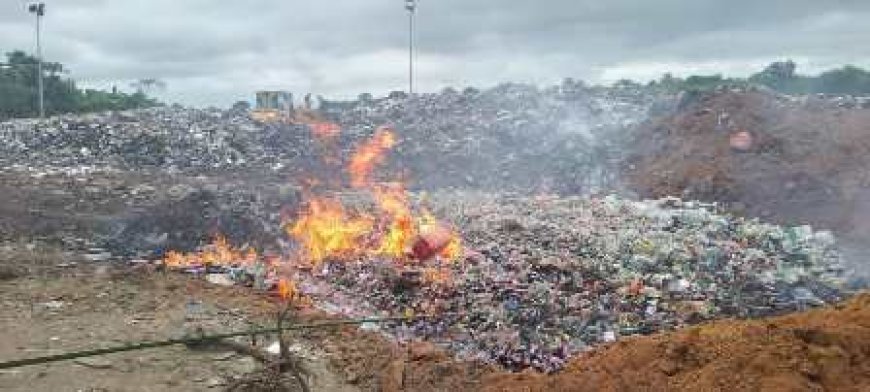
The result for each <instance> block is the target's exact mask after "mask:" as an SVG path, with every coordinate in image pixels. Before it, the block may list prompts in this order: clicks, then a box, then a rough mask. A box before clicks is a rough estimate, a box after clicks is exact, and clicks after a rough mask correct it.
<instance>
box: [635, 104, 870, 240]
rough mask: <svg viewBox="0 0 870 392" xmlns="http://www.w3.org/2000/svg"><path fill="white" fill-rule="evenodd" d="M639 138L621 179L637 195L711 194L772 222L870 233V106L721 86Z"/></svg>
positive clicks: (646, 129) (707, 196) (650, 126)
mask: <svg viewBox="0 0 870 392" xmlns="http://www.w3.org/2000/svg"><path fill="white" fill-rule="evenodd" d="M637 136H638V141H637V143H636V145H637V146H638V147H637V150H636V151H635V154H634V158H633V160H632V161H631V165H630V166H629V167H630V169H629V176H628V177H629V182H630V184H631V185H632V186H633V187H634V189H635V190H637V191H638V192H639V193H640V194H641V196H644V197H662V196H668V195H672V196H681V197H683V198H687V199H700V200H705V201H719V202H724V203H727V205H728V206H729V207H730V208H733V209H734V210H735V211H737V212H740V213H745V214H748V215H751V216H759V217H763V218H765V219H770V220H774V221H777V222H778V223H784V224H805V223H809V224H812V225H814V226H821V227H825V228H830V229H835V230H837V231H839V232H840V233H847V232H857V233H864V234H870V224H868V223H867V221H868V220H867V219H863V217H866V216H868V213H870V172H868V171H867V170H866V168H867V167H868V164H870V109H860V108H840V107H832V106H830V105H824V104H823V103H819V102H814V101H813V100H812V99H797V98H793V97H784V96H778V95H774V94H772V93H767V92H763V91H719V92H716V93H710V94H708V95H704V96H701V97H698V99H697V100H695V101H694V102H692V103H691V104H689V105H686V106H685V107H684V108H683V109H682V110H680V111H678V112H677V113H675V114H672V115H669V116H666V117H663V118H659V119H656V120H652V121H650V122H648V123H647V124H645V125H644V126H642V127H641V128H640V129H639V131H638V133H637Z"/></svg>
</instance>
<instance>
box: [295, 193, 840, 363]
mask: <svg viewBox="0 0 870 392" xmlns="http://www.w3.org/2000/svg"><path fill="white" fill-rule="evenodd" d="M434 200H439V205H441V206H442V208H441V209H440V213H441V216H444V214H448V215H449V216H451V217H452V218H453V219H454V223H455V224H456V225H457V226H458V228H459V229H460V230H461V232H462V235H463V240H464V246H465V249H466V256H465V258H464V260H463V261H459V262H452V263H450V262H442V261H438V260H435V261H429V262H426V263H400V264H399V266H398V267H397V264H396V262H395V261H382V260H374V261H373V260H370V259H366V260H359V261H358V262H346V261H335V262H326V263H325V264H323V265H321V266H319V267H318V268H316V269H315V270H313V271H308V272H305V271H303V272H297V275H296V276H295V279H296V280H297V281H299V282H301V286H300V287H301V288H302V290H303V292H305V293H307V294H308V295H309V296H311V297H312V298H313V299H314V302H315V303H316V304H319V306H321V307H323V308H324V309H326V310H329V311H332V312H336V313H344V314H347V315H354V316H356V315H371V314H383V315H403V314H404V315H420V314H432V315H440V316H439V317H436V318H433V319H424V320H420V321H416V322H414V323H411V324H396V325H392V326H390V327H388V328H386V330H385V331H386V332H389V333H391V334H393V335H394V336H396V337H398V338H399V339H430V340H433V341H436V342H440V343H441V344H443V345H444V346H445V347H447V348H449V349H450V350H452V351H453V352H455V353H457V354H458V355H459V356H461V357H467V358H474V359H480V360H484V361H487V362H490V363H497V364H500V365H502V366H504V367H505V368H507V369H511V370H520V369H525V368H535V369H538V370H541V371H546V372H552V371H555V370H557V369H560V368H561V367H562V366H563V365H564V364H565V361H566V360H567V359H568V358H569V356H570V355H572V354H574V353H577V352H581V351H584V350H589V349H591V348H593V347H595V346H596V345H599V344H602V343H607V342H613V341H616V340H619V339H620V338H621V337H624V336H630V335H636V334H650V333H653V332H656V331H661V330H671V329H675V328H680V327H682V326H686V325H690V324H695V323H698V322H701V321H704V320H710V319H715V318H720V317H731V316H735V317H760V316H768V315H772V314H779V313H784V312H789V311H795V310H802V309H805V308H808V307H814V306H820V305H824V304H826V303H831V302H835V301H839V300H841V299H842V298H843V296H844V291H843V289H842V284H843V278H844V269H843V267H842V266H841V264H840V255H839V254H838V252H837V250H836V249H835V246H834V237H833V236H832V234H831V233H829V232H826V231H813V230H812V229H811V228H810V227H808V226H799V227H782V226H777V225H772V224H766V223H762V222H759V221H758V220H755V219H744V218H737V217H733V216H729V215H722V214H719V213H718V212H717V211H716V207H715V206H714V205H708V204H701V203H697V202H684V201H681V200H679V199H662V200H653V201H628V200H623V199H619V198H615V197H607V198H603V199H594V198H579V197H574V198H534V199H533V198H524V197H477V198H470V197H468V196H467V195H462V196H457V197H454V198H451V197H448V196H444V195H441V197H438V198H434Z"/></svg>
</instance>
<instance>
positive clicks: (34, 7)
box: [27, 3, 45, 118]
mask: <svg viewBox="0 0 870 392" xmlns="http://www.w3.org/2000/svg"><path fill="white" fill-rule="evenodd" d="M27 10H28V11H29V12H30V13H32V14H36V75H37V76H36V85H37V89H39V117H40V118H43V117H45V90H44V88H43V84H42V44H41V43H40V41H39V38H40V37H39V35H40V30H41V27H42V17H43V16H44V15H45V3H31V4H30V5H29V6H28V7H27Z"/></svg>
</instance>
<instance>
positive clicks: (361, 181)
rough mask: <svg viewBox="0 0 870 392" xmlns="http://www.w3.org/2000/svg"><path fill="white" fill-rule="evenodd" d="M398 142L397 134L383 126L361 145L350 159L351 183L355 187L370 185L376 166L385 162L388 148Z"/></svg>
mask: <svg viewBox="0 0 870 392" xmlns="http://www.w3.org/2000/svg"><path fill="white" fill-rule="evenodd" d="M395 144H396V135H395V134H393V133H392V132H390V131H389V130H388V129H387V128H385V127H381V128H379V129H378V130H377V131H376V132H375V135H374V137H372V138H371V139H370V140H368V141H367V142H366V143H364V144H363V145H362V146H360V147H359V148H358V149H357V150H356V151H355V152H354V154H353V156H352V157H351V159H350V166H349V167H348V171H349V172H350V184H351V186H353V187H354V188H364V187H367V186H369V185H370V177H371V174H372V170H374V168H375V166H377V165H379V164H381V163H383V161H384V159H385V155H386V152H387V150H389V149H391V148H393V146H394V145H395Z"/></svg>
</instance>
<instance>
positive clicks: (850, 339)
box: [484, 294, 870, 392]
mask: <svg viewBox="0 0 870 392" xmlns="http://www.w3.org/2000/svg"><path fill="white" fill-rule="evenodd" d="M484 384H485V385H486V388H485V389H484V390H486V391H639V390H643V391H675V390H680V391H683V390H685V391H724V390H727V391H821V390H824V391H856V392H857V391H866V390H870V295H866V294H865V295H861V296H858V297H856V298H854V299H852V300H851V301H849V302H847V303H845V304H843V305H840V306H837V307H834V308H827V309H819V310H814V311H810V312H806V313H801V314H794V315H790V316H783V317H778V318H771V319H765V320H753V321H722V322H716V323H711V324H707V325H703V326H698V327H693V328H688V329H685V330H681V331H678V332H675V333H670V334H662V335H656V336H650V337H641V338H637V339H632V340H627V341H622V342H619V343H616V344H614V345H611V346H609V347H607V348H605V349H602V350H599V351H597V352H594V353H590V354H587V355H585V356H581V357H578V358H577V359H575V360H574V361H573V362H571V364H569V366H568V367H567V368H566V369H565V370H563V371H561V372H559V373H556V374H554V375H552V376H546V375H541V374H538V373H531V372H529V373H523V374H516V375H491V376H488V377H486V378H485V379H484Z"/></svg>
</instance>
